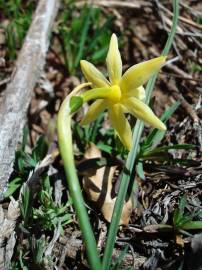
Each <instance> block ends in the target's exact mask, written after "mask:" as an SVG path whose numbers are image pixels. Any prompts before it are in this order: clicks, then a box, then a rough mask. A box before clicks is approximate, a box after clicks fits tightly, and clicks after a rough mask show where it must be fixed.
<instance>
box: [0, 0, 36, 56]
mask: <svg viewBox="0 0 202 270" xmlns="http://www.w3.org/2000/svg"><path fill="white" fill-rule="evenodd" d="M33 9H34V3H33V1H26V3H23V1H21V0H8V1H4V0H1V1H0V12H1V14H3V15H4V16H5V19H6V21H7V23H1V24H0V28H1V29H3V30H4V32H5V38H6V41H5V47H6V55H7V58H8V59H9V60H14V59H15V58H16V56H17V52H18V50H19V49H20V48H21V46H22V43H23V40H24V37H25V35H26V32H27V30H28V28H29V25H30V23H31V19H32V13H33Z"/></svg>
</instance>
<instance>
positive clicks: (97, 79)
mask: <svg viewBox="0 0 202 270" xmlns="http://www.w3.org/2000/svg"><path fill="white" fill-rule="evenodd" d="M80 64H81V69H82V72H83V74H84V76H85V78H86V80H87V81H88V82H90V83H92V88H94V87H107V86H109V85H110V84H109V81H108V80H107V79H106V78H105V76H104V75H103V74H102V73H101V72H100V71H99V70H98V69H97V68H96V67H95V66H94V65H92V64H91V63H90V62H88V61H86V60H81V61H80Z"/></svg>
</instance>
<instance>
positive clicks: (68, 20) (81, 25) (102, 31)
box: [58, 1, 113, 74]
mask: <svg viewBox="0 0 202 270" xmlns="http://www.w3.org/2000/svg"><path fill="white" fill-rule="evenodd" d="M67 2H68V1H67ZM112 22H113V17H112V16H111V15H107V16H106V15H103V13H102V11H101V9H100V8H95V7H92V6H90V5H85V6H83V7H82V9H78V8H77V7H76V6H75V4H74V1H70V2H68V3H67V5H65V4H64V8H63V11H62V13H61V14H60V16H59V20H58V36H59V41H60V44H61V48H62V53H63V57H64V60H65V66H66V68H67V70H68V72H69V74H74V73H75V71H76V70H77V68H78V66H79V63H80V60H81V59H83V58H85V59H88V60H92V61H94V62H98V61H101V60H103V58H104V57H105V55H106V52H107V48H108V44H109V40H110V36H111V32H110V30H109V29H110V28H111V26H112ZM89 34H90V35H89ZM89 36H91V38H89Z"/></svg>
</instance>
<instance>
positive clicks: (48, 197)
mask: <svg viewBox="0 0 202 270" xmlns="http://www.w3.org/2000/svg"><path fill="white" fill-rule="evenodd" d="M42 185H43V188H42V190H41V191H40V192H39V195H38V198H39V205H40V206H39V207H38V208H33V219H34V222H35V223H37V224H38V225H40V227H41V228H42V229H43V230H49V231H51V230H53V229H55V228H57V227H58V226H59V227H60V232H61V233H63V227H64V226H65V225H67V224H69V223H71V222H72V215H71V214H70V213H69V207H70V205H71V201H70V200H69V201H67V203H66V204H65V205H58V204H57V203H56V202H55V201H54V199H53V194H52V187H51V185H50V180H49V177H48V176H46V177H45V179H43V182H42Z"/></svg>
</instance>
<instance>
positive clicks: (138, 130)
mask: <svg viewBox="0 0 202 270" xmlns="http://www.w3.org/2000/svg"><path fill="white" fill-rule="evenodd" d="M173 10H174V16H173V25H172V29H171V32H170V34H169V37H168V40H167V42H166V45H165V48H164V50H163V52H162V55H167V54H168V52H169V50H170V48H171V45H172V43H173V39H174V35H175V32H176V27H177V21H178V16H179V0H173ZM156 77H157V75H154V76H153V77H152V78H151V79H150V80H149V82H148V84H147V87H146V101H145V102H146V103H147V104H148V103H149V100H150V97H151V94H152V90H153V87H154V84H155V81H156ZM143 128H144V123H143V122H142V121H140V120H137V122H136V125H135V128H134V131H133V146H132V150H131V151H130V153H129V155H128V158H127V161H126V165H125V169H124V171H123V173H122V178H121V182H120V188H119V192H118V196H117V199H116V203H115V206H114V211H113V215H112V220H111V224H110V228H109V233H108V237H107V242H106V247H105V250H104V256H103V261H102V270H108V269H109V267H110V263H111V258H112V253H113V248H114V244H115V240H116V235H117V232H118V227H119V221H120V217H121V213H122V210H123V205H124V201H125V197H126V193H127V190H128V185H129V183H130V181H133V180H134V176H132V169H133V166H134V163H135V160H136V156H137V153H138V148H139V142H140V138H141V134H142V131H143Z"/></svg>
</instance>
